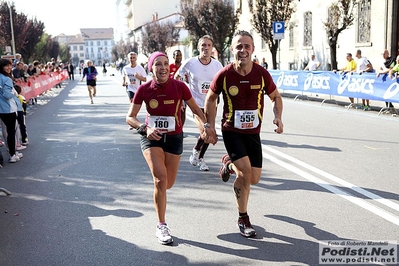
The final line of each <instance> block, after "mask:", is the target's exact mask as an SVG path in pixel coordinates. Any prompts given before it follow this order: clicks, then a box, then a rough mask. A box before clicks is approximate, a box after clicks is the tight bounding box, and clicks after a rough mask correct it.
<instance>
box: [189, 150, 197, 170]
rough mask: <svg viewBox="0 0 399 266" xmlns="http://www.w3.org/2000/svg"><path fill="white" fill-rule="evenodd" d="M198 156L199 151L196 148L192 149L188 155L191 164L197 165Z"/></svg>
mask: <svg viewBox="0 0 399 266" xmlns="http://www.w3.org/2000/svg"><path fill="white" fill-rule="evenodd" d="M198 157H199V151H197V150H196V149H193V154H191V155H190V163H191V164H192V165H193V166H197V165H198Z"/></svg>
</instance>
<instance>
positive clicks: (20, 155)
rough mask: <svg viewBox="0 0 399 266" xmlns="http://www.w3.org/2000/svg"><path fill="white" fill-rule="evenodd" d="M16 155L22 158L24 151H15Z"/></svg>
mask: <svg viewBox="0 0 399 266" xmlns="http://www.w3.org/2000/svg"><path fill="white" fill-rule="evenodd" d="M15 155H17V156H18V158H19V159H21V158H22V157H24V155H23V154H22V152H17V151H16V152H15Z"/></svg>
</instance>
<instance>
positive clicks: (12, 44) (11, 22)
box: [7, 2, 16, 55]
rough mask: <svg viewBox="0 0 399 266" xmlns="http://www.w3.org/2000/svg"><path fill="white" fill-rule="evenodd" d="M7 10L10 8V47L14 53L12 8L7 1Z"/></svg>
mask: <svg viewBox="0 0 399 266" xmlns="http://www.w3.org/2000/svg"><path fill="white" fill-rule="evenodd" d="M7 6H8V10H10V26H11V47H12V54H13V55H15V54H16V52H15V39H14V24H13V19H12V10H11V6H10V4H9V3H8V2H7Z"/></svg>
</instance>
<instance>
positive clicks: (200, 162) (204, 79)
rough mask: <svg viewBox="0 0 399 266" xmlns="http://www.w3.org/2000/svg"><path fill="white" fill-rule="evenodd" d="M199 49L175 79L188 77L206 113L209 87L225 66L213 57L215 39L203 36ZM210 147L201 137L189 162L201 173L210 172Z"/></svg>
mask: <svg viewBox="0 0 399 266" xmlns="http://www.w3.org/2000/svg"><path fill="white" fill-rule="evenodd" d="M197 48H198V50H199V51H200V54H199V56H198V57H192V58H189V59H187V60H185V61H184V62H183V63H182V65H181V67H180V68H179V70H178V71H177V73H176V74H175V78H176V79H179V80H180V79H183V78H186V77H187V79H188V80H187V82H188V84H189V88H190V90H191V94H192V95H193V98H194V99H195V101H196V102H197V104H198V106H199V107H200V108H201V109H202V111H204V102H205V98H206V95H207V93H208V90H209V86H210V84H211V82H212V80H213V78H214V77H215V74H216V73H217V72H218V71H219V70H220V69H222V68H223V66H222V64H221V63H220V62H219V61H217V60H215V59H213V58H212V57H211V55H212V48H213V39H212V38H211V36H209V35H204V36H202V37H201V38H200V39H199V41H198V47H197ZM195 122H196V123H197V126H198V123H199V121H198V120H197V119H195ZM208 147H209V143H205V141H204V139H203V138H202V137H201V136H200V135H199V136H198V138H197V143H196V144H195V146H194V147H193V151H192V154H191V155H190V158H189V162H190V163H191V164H192V165H193V166H199V170H200V171H209V167H208V165H207V164H206V163H205V159H204V156H205V152H206V151H207V149H208Z"/></svg>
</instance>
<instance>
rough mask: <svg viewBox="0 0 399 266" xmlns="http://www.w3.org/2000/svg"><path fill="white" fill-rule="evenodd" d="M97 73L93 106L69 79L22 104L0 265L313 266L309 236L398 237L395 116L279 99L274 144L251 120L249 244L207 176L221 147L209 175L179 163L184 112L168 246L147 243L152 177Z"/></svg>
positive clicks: (0, 208) (120, 104)
mask: <svg viewBox="0 0 399 266" xmlns="http://www.w3.org/2000/svg"><path fill="white" fill-rule="evenodd" d="M110 73H114V74H115V76H107V77H103V76H99V78H98V88H97V91H98V92H97V97H95V98H94V104H93V105H91V104H90V101H89V98H88V96H87V90H86V86H85V83H83V82H82V83H81V82H79V81H78V79H79V75H76V76H75V81H69V82H68V81H67V82H64V84H63V86H62V88H61V89H54V90H53V91H51V92H49V93H47V94H46V95H44V96H41V97H39V99H38V104H37V105H34V106H32V107H31V108H30V110H29V114H28V117H27V126H28V134H29V142H30V145H29V146H28V148H27V149H26V150H24V151H23V154H24V157H23V158H22V160H21V161H20V162H18V163H15V164H10V163H5V165H4V168H3V169H0V187H5V188H7V189H8V190H10V191H11V192H12V195H11V196H6V195H5V194H4V193H0V265H7V266H8V265H12V266H19V265H33V266H36V265H82V266H83V265H318V264H319V241H322V240H358V241H367V240H381V241H387V240H394V241H397V240H398V237H399V196H398V194H399V182H398V176H399V165H398V163H399V160H398V155H399V118H397V117H391V116H388V115H381V116H378V115H377V112H363V111H360V110H353V109H351V110H346V109H345V108H344V107H343V106H340V105H335V104H323V105H322V106H320V103H319V102H316V101H306V100H305V101H304V100H296V101H294V100H293V98H284V115H283V122H284V124H285V132H284V134H282V135H278V134H276V133H274V131H273V129H274V125H273V124H272V111H271V105H269V104H267V105H266V108H265V113H264V117H265V119H264V122H263V130H262V134H261V135H262V144H263V149H264V158H265V159H264V163H263V174H262V179H261V181H260V183H259V184H258V185H256V186H253V187H252V190H251V195H250V201H249V210H248V213H249V215H250V217H251V222H252V223H253V225H254V227H255V229H256V230H257V233H258V235H257V237H256V238H254V239H246V238H243V237H241V236H240V235H239V234H238V229H237V227H236V221H237V210H236V206H235V201H234V197H233V192H232V180H230V181H229V182H227V183H223V182H222V181H221V180H220V179H219V177H218V171H219V168H220V158H221V156H222V155H223V154H224V153H225V152H224V146H223V143H222V141H220V142H219V143H217V144H216V145H215V146H211V147H210V148H209V150H208V152H207V154H206V161H207V163H208V165H209V167H210V171H209V172H200V171H199V170H198V169H197V168H196V167H193V166H191V165H190V164H189V162H188V157H189V155H190V152H191V150H192V147H193V145H194V143H195V141H196V137H197V134H198V133H197V132H198V130H197V129H196V128H195V124H194V122H193V121H192V119H191V118H190V116H189V115H188V120H187V122H186V125H185V133H186V134H187V135H188V137H187V138H185V139H184V152H183V154H182V160H181V163H180V167H179V173H178V177H177V182H176V184H175V185H174V187H173V188H172V189H171V190H169V191H168V207H167V222H168V224H169V226H170V228H171V230H172V235H173V237H174V240H175V243H174V245H173V246H162V245H160V244H158V242H157V239H156V237H155V225H156V222H157V220H156V215H155V210H154V206H153V200H152V191H153V185H152V178H151V175H150V173H149V170H148V166H147V164H146V162H145V160H144V158H143V156H142V154H141V150H140V146H139V136H138V135H135V134H132V131H129V130H128V126H127V124H126V122H125V115H126V112H127V110H128V107H129V104H128V99H127V96H126V94H125V91H124V88H123V87H122V86H121V78H120V76H119V72H116V71H113V70H112V69H109V72H108V74H110ZM140 116H141V117H142V118H144V113H143V112H142V113H140ZM1 151H2V153H3V155H6V150H5V148H4V147H3V148H1ZM396 248H397V246H396ZM396 256H397V254H396ZM346 265H351V264H346Z"/></svg>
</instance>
